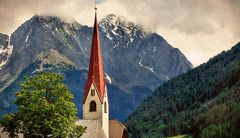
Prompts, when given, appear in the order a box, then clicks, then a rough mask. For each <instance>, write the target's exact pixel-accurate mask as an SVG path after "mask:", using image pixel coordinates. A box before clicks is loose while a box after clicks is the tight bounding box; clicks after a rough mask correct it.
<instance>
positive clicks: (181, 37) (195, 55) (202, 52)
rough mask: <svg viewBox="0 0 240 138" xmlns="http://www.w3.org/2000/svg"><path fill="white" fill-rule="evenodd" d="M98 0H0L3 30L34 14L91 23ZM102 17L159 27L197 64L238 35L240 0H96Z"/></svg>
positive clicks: (12, 28)
mask: <svg viewBox="0 0 240 138" xmlns="http://www.w3.org/2000/svg"><path fill="white" fill-rule="evenodd" d="M94 4H95V1H94V0H0V32H1V33H6V34H11V33H12V32H14V31H15V30H16V29H17V27H19V26H20V25H21V24H22V23H24V22H25V21H26V20H28V19H30V18H31V17H32V16H33V15H36V14H37V15H54V16H60V17H62V18H66V19H68V20H71V19H72V18H74V19H76V20H77V22H79V23H80V24H83V25H89V26H91V25H92V24H93V16H94V11H93V8H94ZM97 7H98V18H99V20H101V19H102V18H104V17H105V16H107V15H108V14H111V13H113V14H116V15H121V16H124V17H126V18H127V19H128V20H130V21H133V22H135V23H138V24H140V25H142V26H143V28H144V30H145V31H151V32H157V33H158V34H160V35H161V36H162V37H163V38H164V39H166V40H167V41H168V43H169V44H171V45H172V46H173V47H176V48H179V49H180V50H181V51H182V52H183V53H184V55H185V56H186V57H187V58H188V59H189V60H190V62H191V63H192V64H193V65H194V66H195V67H196V66H198V65H200V64H202V63H204V62H207V61H208V59H209V58H211V57H213V56H215V55H216V54H218V53H221V51H223V50H228V49H230V48H231V47H232V46H234V45H235V44H236V43H238V42H239V41H240V8H239V7H240V0H97Z"/></svg>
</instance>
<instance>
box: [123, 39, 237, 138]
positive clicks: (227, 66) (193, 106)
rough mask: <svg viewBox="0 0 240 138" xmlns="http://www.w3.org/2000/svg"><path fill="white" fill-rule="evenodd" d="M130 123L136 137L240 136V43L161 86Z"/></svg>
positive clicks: (128, 121)
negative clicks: (180, 135)
mask: <svg viewBox="0 0 240 138" xmlns="http://www.w3.org/2000/svg"><path fill="white" fill-rule="evenodd" d="M126 125H127V127H128V130H129V132H130V133H131V134H132V137H135V138H145V137H151V138H155V137H156V138H159V137H169V136H174V135H179V134H190V135H192V136H194V137H204V138H214V137H219V138H223V137H232V138H234V137H239V135H240V131H239V130H240V43H238V44H237V45H235V46H234V47H233V48H232V49H231V50H229V51H227V52H222V53H221V54H219V55H217V56H215V57H214V58H211V59H210V60H209V61H208V62H207V63H205V64H202V65H201V66H199V67H197V68H195V69H193V70H190V71H188V72H187V73H185V74H182V75H180V76H178V77H175V78H173V79H171V80H169V81H168V82H166V83H165V84H164V85H162V86H160V87H159V88H157V89H156V90H155V92H154V93H153V94H152V95H151V96H149V97H148V98H146V99H145V100H144V101H143V102H142V103H141V104H140V106H139V107H138V108H137V109H136V111H134V112H133V113H132V114H131V115H130V116H129V117H128V119H127V121H126Z"/></svg>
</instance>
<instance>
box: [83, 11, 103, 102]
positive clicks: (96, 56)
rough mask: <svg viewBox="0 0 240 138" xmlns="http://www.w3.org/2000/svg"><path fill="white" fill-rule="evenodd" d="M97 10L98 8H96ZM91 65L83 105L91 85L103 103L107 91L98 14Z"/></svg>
mask: <svg viewBox="0 0 240 138" xmlns="http://www.w3.org/2000/svg"><path fill="white" fill-rule="evenodd" d="M95 10H96V8H95ZM90 54H91V55H90V63H89V70H88V79H87V83H86V87H85V91H84V97H83V104H84V103H85V101H86V98H87V96H88V92H89V89H90V87H91V84H92V83H94V86H95V87H96V89H97V94H98V96H99V99H100V101H101V102H102V103H103V98H104V91H105V80H104V74H103V67H102V55H101V49H100V38H99V32H98V22H97V12H95V21H94V27H93V36H92V48H91V53H90Z"/></svg>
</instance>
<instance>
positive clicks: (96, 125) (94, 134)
mask: <svg viewBox="0 0 240 138" xmlns="http://www.w3.org/2000/svg"><path fill="white" fill-rule="evenodd" d="M76 125H81V126H83V127H87V130H86V132H85V133H83V135H82V136H81V138H107V137H106V135H105V133H104V131H103V129H102V126H101V123H100V121H99V120H78V121H77V122H76Z"/></svg>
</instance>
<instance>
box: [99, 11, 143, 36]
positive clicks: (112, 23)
mask: <svg viewBox="0 0 240 138" xmlns="http://www.w3.org/2000/svg"><path fill="white" fill-rule="evenodd" d="M100 26H101V27H102V29H103V31H104V32H109V31H110V32H111V33H112V34H114V35H118V36H122V35H124V34H125V35H127V36H128V37H133V36H135V35H136V34H137V32H142V34H141V35H142V36H146V34H147V33H146V32H143V31H142V29H141V28H142V27H141V26H140V25H138V24H135V23H133V22H131V21H129V20H127V19H126V18H125V17H123V16H117V15H114V14H109V15H108V16H106V17H105V18H104V19H103V20H102V21H101V22H100Z"/></svg>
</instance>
